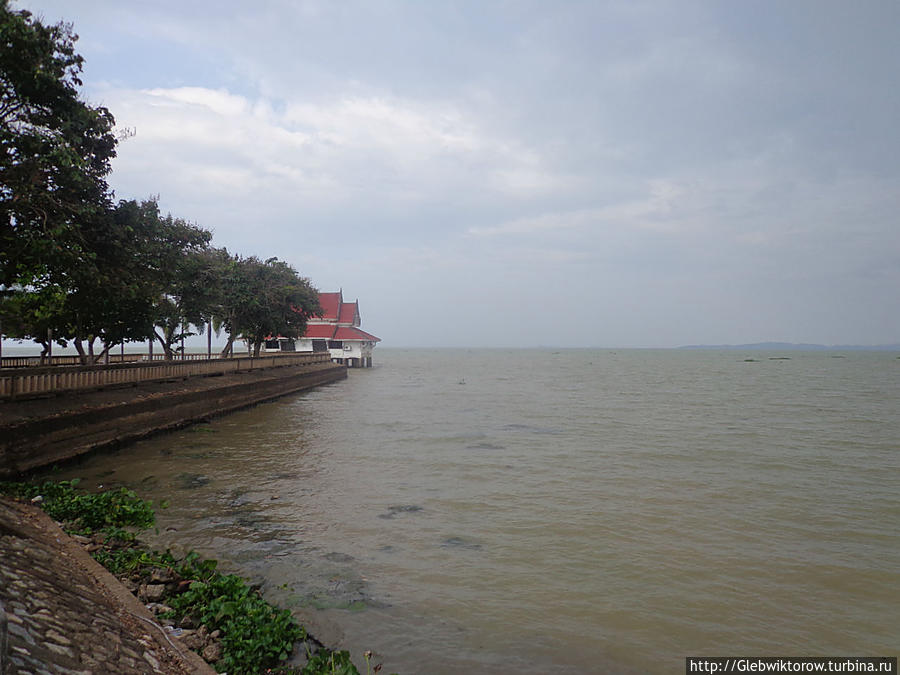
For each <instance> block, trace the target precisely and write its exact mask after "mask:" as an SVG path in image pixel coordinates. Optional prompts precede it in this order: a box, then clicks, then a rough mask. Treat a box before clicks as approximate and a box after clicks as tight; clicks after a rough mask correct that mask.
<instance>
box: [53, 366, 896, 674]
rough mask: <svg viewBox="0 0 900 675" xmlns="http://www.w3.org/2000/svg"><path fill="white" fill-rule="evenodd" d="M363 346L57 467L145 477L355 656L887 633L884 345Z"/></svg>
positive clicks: (635, 647) (169, 528)
mask: <svg viewBox="0 0 900 675" xmlns="http://www.w3.org/2000/svg"><path fill="white" fill-rule="evenodd" d="M782 356H783V357H789V358H785V359H784V360H782V359H776V358H774V357H782ZM745 358H751V359H755V360H754V361H745ZM376 362H377V363H376V367H375V368H373V369H371V370H355V371H351V372H350V377H349V380H347V381H344V382H340V383H337V384H334V385H329V386H326V387H322V388H320V389H317V390H315V391H312V392H308V393H305V394H301V395H297V396H293V397H289V398H284V399H280V400H278V401H276V402H272V403H269V404H265V405H261V406H258V407H256V408H253V409H250V410H246V411H243V412H239V413H236V414H233V415H230V416H228V417H224V418H221V419H218V420H215V421H213V422H212V423H211V424H206V425H200V426H196V427H192V428H190V429H186V430H183V431H180V432H177V433H174V434H168V435H163V436H159V437H156V438H153V439H150V440H147V441H144V442H141V443H138V444H136V445H134V446H131V447H129V448H127V449H125V450H122V451H120V452H118V453H115V454H108V455H98V456H95V457H92V458H90V459H88V460H86V461H84V462H83V463H81V464H79V465H76V466H73V467H69V468H67V469H65V471H64V472H63V475H64V476H66V477H69V476H82V477H84V479H85V481H86V483H88V484H90V485H93V484H97V483H102V484H104V485H120V484H123V485H127V486H130V487H133V488H134V489H136V490H138V492H139V493H140V494H141V495H142V496H144V497H147V498H151V499H154V500H163V499H165V500H168V501H169V502H170V504H171V506H170V508H169V509H167V510H165V511H161V512H160V513H159V525H160V533H159V535H158V536H157V537H156V539H155V541H154V543H155V544H156V545H158V546H169V547H172V548H173V549H175V550H184V549H186V548H194V549H197V550H199V551H201V552H202V553H204V554H207V555H210V556H214V557H217V558H219V559H220V560H221V561H222V565H223V566H224V567H225V568H226V569H227V570H228V571H240V572H242V573H244V574H247V575H250V576H252V577H254V578H257V579H259V580H261V581H262V582H264V590H265V593H266V594H267V597H269V598H271V599H273V600H275V601H277V602H279V603H282V604H284V605H285V606H288V607H290V608H291V609H292V610H293V611H294V612H295V613H296V614H297V616H298V617H299V618H300V619H301V620H302V621H304V622H305V623H307V625H308V626H310V628H311V630H312V631H313V632H316V633H318V634H319V635H320V636H321V637H322V638H323V639H324V640H326V641H332V642H334V643H336V644H338V645H339V646H341V647H342V648H347V649H350V650H351V651H352V652H353V654H354V656H356V657H357V660H358V662H359V663H358V665H361V666H362V667H363V668H364V664H363V663H362V659H361V653H362V651H364V650H365V649H372V650H373V651H374V652H375V653H376V659H377V660H380V661H384V663H385V671H384V672H391V671H398V672H400V673H404V674H411V673H489V674H490V673H510V672H515V673H534V674H538V673H540V674H545V673H583V672H597V673H605V672H609V673H620V672H621V673H632V672H635V673H641V672H650V673H671V672H683V669H684V662H683V658H684V657H685V656H687V655H737V654H740V655H782V656H784V655H796V656H799V655H848V654H854V655H896V654H897V649H898V645H900V359H898V358H897V355H896V354H895V353H845V354H837V353H834V354H832V353H828V352H822V353H818V352H816V353H796V352H787V353H784V354H781V353H777V352H750V353H747V354H744V353H741V352H730V351H729V352H716V351H700V352H691V351H628V350H626V351H584V350H565V351H560V352H553V351H542V350H521V351H501V350H497V351H493V350H439V351H436V352H432V351H425V350H410V351H401V350H385V349H379V350H378V352H377V354H376Z"/></svg>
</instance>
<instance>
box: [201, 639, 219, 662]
mask: <svg viewBox="0 0 900 675" xmlns="http://www.w3.org/2000/svg"><path fill="white" fill-rule="evenodd" d="M201 656H203V658H204V659H205V660H206V661H207V662H208V663H215V662H216V661H218V660H219V659H221V658H222V643H221V642H210V643H209V644H208V645H206V646H205V647H204V648H203V651H202V652H201Z"/></svg>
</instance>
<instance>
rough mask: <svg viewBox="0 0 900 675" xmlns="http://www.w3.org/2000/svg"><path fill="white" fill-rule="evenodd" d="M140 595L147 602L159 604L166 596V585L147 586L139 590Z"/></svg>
mask: <svg viewBox="0 0 900 675" xmlns="http://www.w3.org/2000/svg"><path fill="white" fill-rule="evenodd" d="M138 595H139V596H140V597H141V598H142V599H143V600H144V601H145V602H159V601H160V600H162V599H163V598H164V597H165V595H166V586H165V584H146V585H144V586H141V588H140V590H138Z"/></svg>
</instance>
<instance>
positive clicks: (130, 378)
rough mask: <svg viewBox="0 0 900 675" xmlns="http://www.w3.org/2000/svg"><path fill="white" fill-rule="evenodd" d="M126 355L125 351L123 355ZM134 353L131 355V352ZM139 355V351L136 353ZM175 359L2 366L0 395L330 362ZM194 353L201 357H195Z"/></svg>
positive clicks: (300, 356) (302, 357)
mask: <svg viewBox="0 0 900 675" xmlns="http://www.w3.org/2000/svg"><path fill="white" fill-rule="evenodd" d="M125 356H126V357H127V356H129V355H128V354H126V355H125ZM131 356H134V355H131ZM137 356H140V355H137ZM188 357H189V358H188V359H185V360H178V361H156V360H154V361H135V362H129V363H114V364H110V365H108V366H107V365H96V366H65V365H53V366H39V367H34V366H32V367H27V368H9V369H7V368H4V369H3V370H2V371H0V399H5V400H9V399H14V398H32V397H35V396H43V395H47V394H61V393H70V392H77V391H88V390H92V389H102V388H104V387H111V386H123V385H130V384H138V383H142V382H158V381H165V380H177V379H186V378H188V377H198V376H199V377H204V376H210V375H224V374H227V373H237V372H242V371H248V370H259V369H262V368H278V367H283V366H299V365H313V364H319V363H330V362H331V359H330V357H329V355H328V354H327V353H324V354H322V353H311V352H303V353H298V352H294V353H281V354H271V355H265V356H257V357H252V358H251V357H247V356H244V357H239V358H229V359H219V358H215V357H214V358H212V359H207V358H206V355H205V354H188ZM194 357H202V358H199V359H195V358H194Z"/></svg>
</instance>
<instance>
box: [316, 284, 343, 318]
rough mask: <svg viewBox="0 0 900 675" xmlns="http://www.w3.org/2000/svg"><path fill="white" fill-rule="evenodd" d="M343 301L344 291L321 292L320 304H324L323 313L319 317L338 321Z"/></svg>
mask: <svg viewBox="0 0 900 675" xmlns="http://www.w3.org/2000/svg"><path fill="white" fill-rule="evenodd" d="M343 302H344V294H343V292H342V291H338V292H337V293H319V304H320V305H321V306H322V313H321V314H320V315H319V316H318V318H320V319H326V320H329V321H337V319H338V316H339V313H340V311H341V304H342V303H343Z"/></svg>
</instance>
